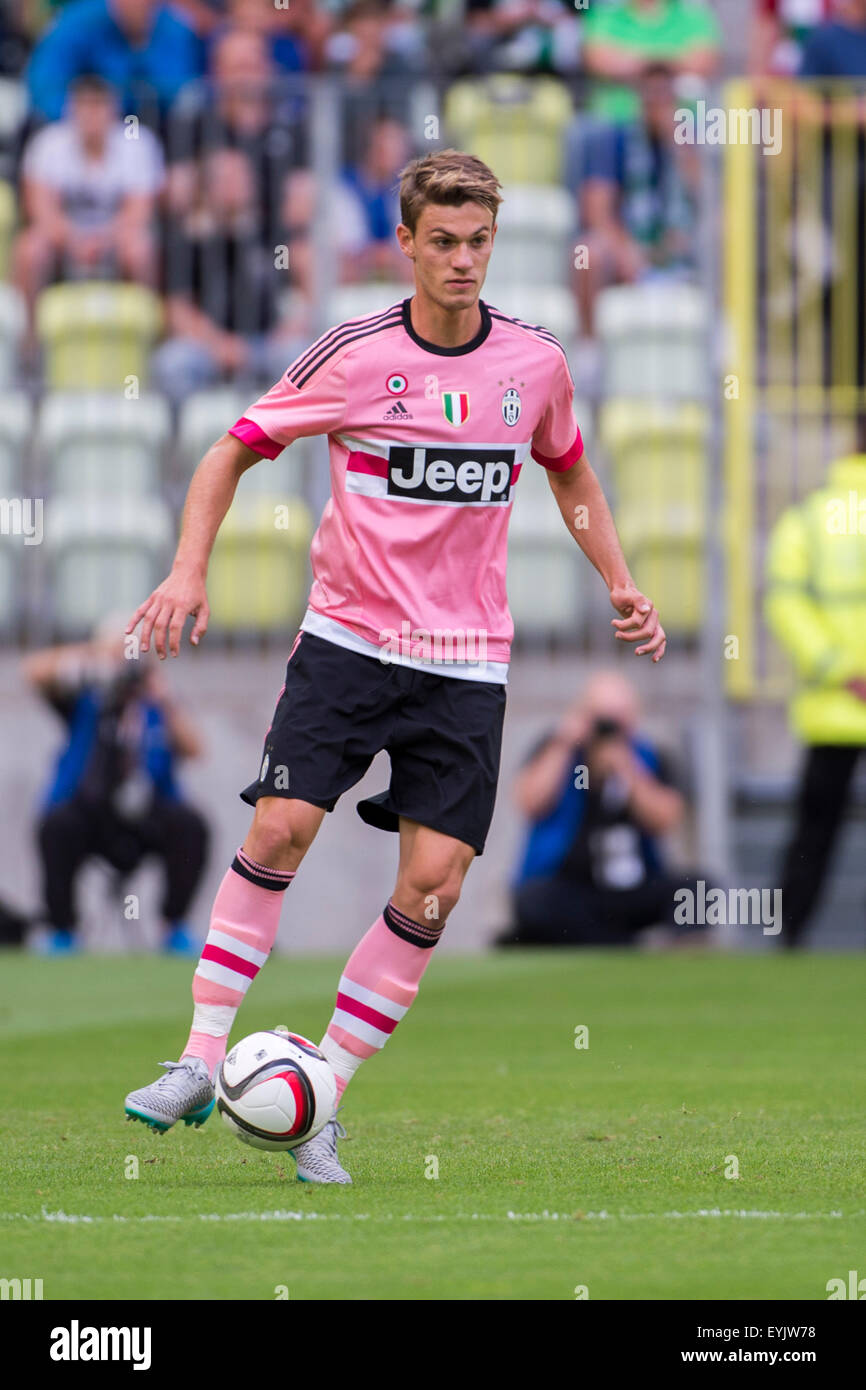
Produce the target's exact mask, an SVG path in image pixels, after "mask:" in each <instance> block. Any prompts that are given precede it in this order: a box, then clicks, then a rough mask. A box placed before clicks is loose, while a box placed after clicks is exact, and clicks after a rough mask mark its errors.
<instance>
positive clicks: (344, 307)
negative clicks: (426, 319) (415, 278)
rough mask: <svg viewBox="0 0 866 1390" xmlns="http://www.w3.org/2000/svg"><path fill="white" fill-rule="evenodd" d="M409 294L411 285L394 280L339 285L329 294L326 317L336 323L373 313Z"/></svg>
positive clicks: (387, 307)
mask: <svg viewBox="0 0 866 1390" xmlns="http://www.w3.org/2000/svg"><path fill="white" fill-rule="evenodd" d="M411 294H412V286H411V285H405V284H401V283H400V282H398V281H396V280H394V281H391V280H379V281H374V282H372V283H371V284H368V285H339V286H338V287H337V289H335V290H334V291H333V293H332V294H331V296H330V299H329V304H330V308H331V312H330V314H329V315H328V318H329V319H330V321H331V323H332V324H337V323H342V322H343V320H344V319H357V318H360V317H361V315H362V314H375V313H376V312H377V311H378V310H384V309H390V307H391V305H392V304H396V303H397V302H398V301H399V300H403V299H407V298H408V297H409V296H410V295H411ZM329 326H330V325H329Z"/></svg>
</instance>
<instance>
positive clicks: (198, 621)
mask: <svg viewBox="0 0 866 1390" xmlns="http://www.w3.org/2000/svg"><path fill="white" fill-rule="evenodd" d="M188 617H193V618H195V622H194V624H193V628H192V632H191V633H190V637H189V640H190V642H191V643H192V645H193V646H194V647H197V646H198V644H199V642H200V640H201V638H202V637H203V636H204V634H205V633H206V632H207V624H208V618H209V617H210V608H209V607H208V601H207V591H206V589H205V583H204V579H202V578H201V577H200V576H198V575H195V574H189V573H185V572H181V571H175V570H172V572H171V574H170V575H169V576H168V578H167V579H164V580H163V581H162V583H161V584H160V585H159V587H158V588H156V589H154V591H153V593H152V594H151V595H150V597H149V598H146V599H145V600H144V603H142V604H140V605H139V606H138V608H136V610H135V612H134V613H133V615H132V617H131V618H130V620H129V622H128V623H127V625H126V631H127V633H130V632H134V631H135V629H136V628H137V627H138V624H139V623H141V625H142V626H141V648H140V649H141V651H142V652H146V651H149V649H150V642H151V637H152V638H153V645H154V647H155V648H156V653H157V656H158V657H159V658H160V660H161V661H162V660H163V659H164V658H165V656H166V651H167V650H168V651H169V652H170V653H171V655H172V656H177V654H178V652H179V651H180V639H181V634H182V632H183V625H184V623H185V622H186V620H187V618H188Z"/></svg>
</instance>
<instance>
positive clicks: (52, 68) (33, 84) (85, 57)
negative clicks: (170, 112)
mask: <svg viewBox="0 0 866 1390" xmlns="http://www.w3.org/2000/svg"><path fill="white" fill-rule="evenodd" d="M203 63H204V53H203V47H202V43H201V40H200V39H199V38H197V36H196V35H195V34H194V33H193V31H192V30H191V29H190V28H189V27H188V26H187V25H186V24H184V23H183V22H182V20H180V19H178V17H177V16H176V15H175V14H173V13H172V12H171V10H170V9H168V8H167V7H166V6H164V5H162V4H160V3H159V0H76V2H75V3H73V4H71V5H69V6H68V8H67V9H65V10H64V11H63V12H62V13H61V14H60V15H59V16H58V18H57V20H56V21H55V23H54V24H53V25H52V27H51V28H50V29H49V30H48V31H47V33H46V34H45V35H44V36H43V38H42V39H41V40H40V41H39V43H38V44H37V46H36V48H35V49H34V51H33V55H32V57H31V60H30V65H29V67H28V70H27V82H28V86H29V89H30V97H31V100H32V102H33V105H34V107H35V108H36V110H37V111H38V112H39V113H40V114H41V115H42V116H44V117H46V118H47V119H48V120H52V121H54V120H59V118H60V116H61V115H62V113H63V107H64V103H65V100H66V93H67V89H68V88H69V85H70V83H71V82H72V80H73V79H74V78H75V77H77V76H78V75H79V74H80V73H82V72H94V73H98V74H99V76H100V77H103V78H105V80H106V81H107V82H109V83H110V84H111V85H112V87H114V88H115V89H116V90H117V92H118V95H119V98H120V101H121V106H122V110H123V111H124V113H128V112H130V111H138V112H139V114H141V115H143V116H152V115H155V114H157V111H158V112H159V113H160V114H162V113H164V112H165V111H166V109H167V108H168V106H169V105H170V104H171V102H172V101H173V99H174V97H175V96H176V95H177V93H178V91H179V90H180V88H181V87H182V86H183V85H184V83H186V82H188V81H190V79H191V78H194V77H197V76H198V75H199V74H200V73H201V71H202V69H203Z"/></svg>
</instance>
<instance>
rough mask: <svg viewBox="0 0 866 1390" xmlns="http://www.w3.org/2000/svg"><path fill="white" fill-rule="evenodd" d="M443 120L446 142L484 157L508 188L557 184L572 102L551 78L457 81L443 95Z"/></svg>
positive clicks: (512, 76) (512, 75)
mask: <svg viewBox="0 0 866 1390" xmlns="http://www.w3.org/2000/svg"><path fill="white" fill-rule="evenodd" d="M444 116H445V128H446V132H447V138H448V140H449V141H453V143H454V144H455V145H456V146H457V147H458V148H459V149H463V150H471V151H472V153H473V154H475V155H477V156H478V158H479V159H483V160H484V162H485V163H486V164H489V165H490V167H491V168H492V169H495V170H496V175H497V177H498V178H499V179H501V180H502V183H503V184H504V185H505V186H506V188H507V187H508V186H509V185H511V184H520V183H545V184H555V183H558V182H559V180H560V178H561V175H562V163H563V148H564V144H563V136H564V132H565V127H566V126H567V125H568V122H569V121H570V120H571V117H572V100H571V96H570V94H569V92H568V89H567V88H566V87H565V86H564V85H563V83H561V82H558V81H557V80H556V79H555V78H552V77H535V78H527V77H522V76H520V75H519V74H516V73H492V74H491V75H490V76H488V77H484V78H480V79H479V78H478V77H470V78H461V79H460V81H458V82H455V83H454V84H453V85H452V86H451V87H450V88H449V90H448V92H447V93H446V96H445V105H444Z"/></svg>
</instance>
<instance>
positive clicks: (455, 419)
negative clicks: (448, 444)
mask: <svg viewBox="0 0 866 1390" xmlns="http://www.w3.org/2000/svg"><path fill="white" fill-rule="evenodd" d="M442 412H443V414H444V416H445V419H446V420H447V421H448V423H449V425H455V426H456V425H465V424H466V421H467V420H468V419H469V392H468V391H443V392H442Z"/></svg>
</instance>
